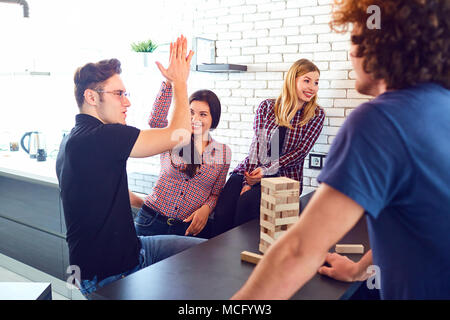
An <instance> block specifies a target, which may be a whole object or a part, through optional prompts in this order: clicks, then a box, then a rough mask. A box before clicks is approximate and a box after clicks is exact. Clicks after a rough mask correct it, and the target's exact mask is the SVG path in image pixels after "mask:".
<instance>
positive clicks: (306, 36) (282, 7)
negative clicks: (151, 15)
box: [194, 0, 369, 193]
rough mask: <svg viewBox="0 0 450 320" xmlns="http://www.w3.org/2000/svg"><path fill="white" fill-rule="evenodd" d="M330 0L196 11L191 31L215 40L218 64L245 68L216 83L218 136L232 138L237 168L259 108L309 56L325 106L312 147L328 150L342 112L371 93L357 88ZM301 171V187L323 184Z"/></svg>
mask: <svg viewBox="0 0 450 320" xmlns="http://www.w3.org/2000/svg"><path fill="white" fill-rule="evenodd" d="M331 3H332V1H331V0H280V1H274V0H272V1H270V0H205V1H204V2H203V5H202V6H198V7H197V8H196V11H195V15H194V19H195V20H194V30H195V32H196V33H197V34H200V35H202V36H204V37H206V38H210V39H214V40H217V42H216V45H217V62H220V63H236V64H245V65H247V66H248V71H247V72H245V73H239V74H221V75H217V76H216V78H215V79H214V82H211V88H213V90H214V92H216V93H217V94H218V95H219V97H220V98H221V101H222V103H223V105H224V106H225V108H224V110H225V114H223V117H222V120H221V124H220V126H219V129H218V130H217V131H216V133H215V137H216V138H217V139H218V140H220V141H223V142H226V143H229V144H230V146H231V148H232V151H233V163H232V168H233V167H234V166H235V165H236V164H237V163H238V162H239V161H241V160H242V159H243V158H244V157H245V156H246V154H247V152H248V148H249V145H250V142H251V137H252V134H253V133H252V122H253V118H254V111H255V109H256V107H257V106H258V105H259V103H260V102H261V101H262V100H263V99H266V98H276V97H277V96H278V95H279V94H280V90H281V87H282V83H283V79H284V76H285V75H286V72H287V70H288V69H289V67H290V66H291V65H292V63H293V62H294V61H296V60H298V59H301V58H307V59H310V60H312V61H313V62H314V63H315V64H316V65H317V66H318V67H319V69H320V70H321V77H320V83H319V92H318V96H319V104H320V105H321V106H322V107H324V108H325V114H326V120H325V126H324V128H323V131H322V134H321V135H320V137H319V138H318V140H317V142H316V144H315V146H314V147H313V149H312V152H315V153H322V154H325V153H327V152H328V150H329V148H330V144H331V142H332V141H333V138H334V137H335V136H336V133H337V131H338V130H339V128H340V126H341V125H342V123H343V122H344V120H345V117H346V116H348V114H349V113H350V112H351V111H352V110H353V109H354V108H355V107H356V106H357V105H359V104H360V103H362V102H364V101H367V100H368V98H369V97H367V96H363V95H360V94H358V93H357V92H356V91H355V89H354V82H355V80H354V79H355V77H354V72H353V71H352V65H351V62H350V59H349V55H348V50H349V47H350V35H349V34H348V33H347V34H336V33H331V31H330V28H329V26H328V22H329V20H330V13H331ZM307 167H308V161H306V163H305V170H304V179H303V183H304V191H303V193H305V192H308V191H310V190H311V189H314V188H315V187H317V186H318V184H317V180H316V177H317V175H318V174H319V171H318V170H312V169H308V168H307Z"/></svg>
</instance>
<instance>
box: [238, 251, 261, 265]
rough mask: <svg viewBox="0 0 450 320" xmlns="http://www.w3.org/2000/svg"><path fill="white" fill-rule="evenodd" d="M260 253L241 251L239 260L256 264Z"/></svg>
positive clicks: (259, 258)
mask: <svg viewBox="0 0 450 320" xmlns="http://www.w3.org/2000/svg"><path fill="white" fill-rule="evenodd" d="M262 257H263V256H262V255H260V254H257V253H253V252H250V251H242V252H241V260H242V261H247V262H250V263H253V264H258V262H259V261H260V260H261V259H262Z"/></svg>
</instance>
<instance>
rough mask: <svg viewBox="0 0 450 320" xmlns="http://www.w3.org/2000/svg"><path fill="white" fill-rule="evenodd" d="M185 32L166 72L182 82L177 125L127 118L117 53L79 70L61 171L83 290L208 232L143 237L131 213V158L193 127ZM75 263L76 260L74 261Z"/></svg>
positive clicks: (177, 87)
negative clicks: (145, 126)
mask: <svg viewBox="0 0 450 320" xmlns="http://www.w3.org/2000/svg"><path fill="white" fill-rule="evenodd" d="M186 48H187V41H186V38H184V37H183V36H181V38H178V39H177V41H176V42H175V43H173V44H171V46H170V59H169V67H168V68H167V69H165V68H164V67H163V66H162V65H161V64H160V63H157V64H158V68H159V69H160V71H161V73H162V74H163V75H164V76H165V77H166V78H167V79H170V80H171V81H172V83H173V88H174V97H175V103H174V110H173V115H172V118H171V119H170V121H169V125H168V126H167V127H165V128H161V129H149V130H139V129H137V128H134V127H131V126H127V125H126V121H125V119H126V113H127V110H128V108H129V107H130V105H131V103H130V101H129V100H128V93H127V92H126V89H125V86H124V84H123V82H122V80H121V78H120V73H121V67H120V62H119V61H118V60H117V59H111V60H103V61H100V62H98V63H88V64H86V65H85V66H83V67H81V68H79V69H78V70H77V71H76V73H75V77H74V82H75V98H76V101H77V104H78V107H79V109H80V113H79V114H78V115H77V116H76V124H75V127H74V128H73V129H72V131H71V132H70V134H68V135H67V136H66V137H65V138H64V139H63V141H62V143H61V146H60V151H59V154H58V159H57V162H56V172H57V176H58V181H59V186H60V190H61V199H62V204H63V208H64V217H65V221H66V226H67V243H68V246H69V260H70V264H71V266H77V267H78V268H79V270H80V274H79V275H78V279H77V275H75V278H76V284H77V285H78V287H79V288H80V290H81V292H82V293H83V294H84V295H85V296H87V297H88V298H89V295H90V294H91V293H92V292H93V291H95V290H96V289H97V288H98V287H102V286H104V285H106V284H108V283H110V282H112V281H115V280H117V279H120V278H123V277H125V276H127V275H128V274H130V273H133V272H135V271H137V270H139V269H141V268H143V267H146V266H148V265H150V264H152V263H155V262H157V261H160V260H162V259H165V258H167V257H169V256H171V255H173V254H175V253H178V252H180V251H182V250H185V249H187V248H189V247H191V246H193V245H196V244H199V243H201V242H203V241H205V240H204V239H197V238H191V237H179V236H154V237H139V238H138V237H137V235H136V231H135V228H134V223H133V218H132V214H131V207H130V198H129V193H128V192H129V191H128V181H127V172H126V161H127V159H128V157H135V158H142V157H148V156H152V155H155V154H159V153H161V152H164V151H167V150H170V149H172V148H173V147H175V146H176V145H177V144H179V143H186V144H187V143H188V142H189V138H190V135H191V120H190V118H191V116H190V111H189V104H188V97H187V89H186V81H187V78H188V75H189V66H190V61H191V58H192V55H193V52H192V51H190V52H189V54H188V55H187V54H186V51H187V50H186ZM73 269H75V268H73Z"/></svg>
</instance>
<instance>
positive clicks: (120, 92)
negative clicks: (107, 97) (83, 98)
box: [95, 90, 130, 99]
mask: <svg viewBox="0 0 450 320" xmlns="http://www.w3.org/2000/svg"><path fill="white" fill-rule="evenodd" d="M95 92H98V93H111V94H114V95H116V96H119V97H120V99H123V98H124V97H127V98H129V97H130V93H129V92H126V91H123V90H114V91H103V90H95Z"/></svg>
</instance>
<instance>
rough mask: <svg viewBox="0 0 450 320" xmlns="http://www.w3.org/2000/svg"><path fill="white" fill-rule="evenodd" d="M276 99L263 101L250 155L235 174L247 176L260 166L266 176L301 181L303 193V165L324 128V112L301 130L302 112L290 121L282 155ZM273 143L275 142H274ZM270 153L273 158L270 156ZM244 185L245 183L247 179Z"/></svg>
mask: <svg viewBox="0 0 450 320" xmlns="http://www.w3.org/2000/svg"><path fill="white" fill-rule="evenodd" d="M274 106H275V100H273V99H267V100H264V101H263V102H261V104H260V105H259V107H258V109H257V110H256V116H255V121H254V123H253V130H254V131H255V135H254V136H253V140H252V143H251V145H250V151H249V155H248V156H247V157H246V158H245V159H244V161H242V162H241V163H240V164H239V165H238V166H237V167H236V168H235V169H234V170H233V172H234V173H239V174H242V175H243V174H244V171H247V172H249V173H250V172H252V171H253V170H254V169H256V168H258V167H261V168H262V169H263V173H264V175H265V176H266V175H274V174H279V175H280V176H283V177H288V178H291V179H294V180H297V181H299V182H300V193H301V192H302V189H303V162H304V160H305V157H306V155H307V154H308V153H309V151H310V150H311V148H312V147H313V145H314V143H315V142H316V140H317V138H318V137H319V134H320V132H321V131H322V128H323V122H324V119H325V113H324V111H323V110H322V109H321V108H318V115H316V116H314V117H313V118H312V119H311V120H309V122H308V123H307V124H306V125H304V126H302V127H300V126H298V125H297V124H298V123H300V120H301V116H302V111H303V109H302V110H300V111H298V112H297V113H296V114H295V116H294V118H293V119H292V120H291V125H292V126H293V129H292V130H291V129H289V128H288V129H287V130H286V136H285V139H284V144H283V149H282V152H281V156H279V152H277V151H278V149H279V148H278V143H277V140H278V139H277V138H278V131H279V130H278V127H279V126H278V125H277V124H276V119H275V113H274ZM271 141H274V143H271ZM268 150H270V151H271V153H272V154H271V156H268V155H267V154H268ZM243 184H244V185H245V184H246V181H245V179H244V182H243Z"/></svg>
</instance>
